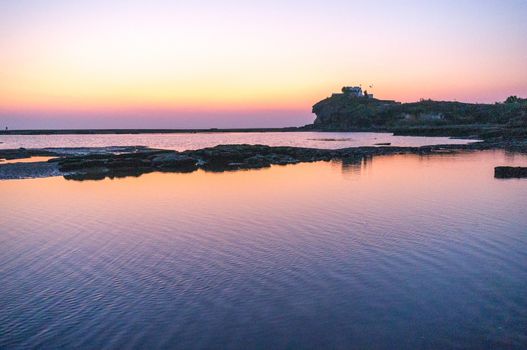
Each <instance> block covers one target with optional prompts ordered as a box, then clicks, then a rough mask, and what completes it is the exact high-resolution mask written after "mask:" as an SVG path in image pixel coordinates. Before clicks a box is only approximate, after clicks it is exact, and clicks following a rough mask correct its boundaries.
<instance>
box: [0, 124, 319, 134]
mask: <svg viewBox="0 0 527 350" xmlns="http://www.w3.org/2000/svg"><path fill="white" fill-rule="evenodd" d="M292 131H313V130H307V129H305V128H304V127H295V126H293V127H284V128H230V129H217V128H209V129H13V130H7V131H5V130H3V131H0V135H105V134H108V135H112V134H113V135H132V134H204V133H228V132H292Z"/></svg>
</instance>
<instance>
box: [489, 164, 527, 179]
mask: <svg viewBox="0 0 527 350" xmlns="http://www.w3.org/2000/svg"><path fill="white" fill-rule="evenodd" d="M494 177H495V178H498V179H511V178H522V177H527V167H520V166H518V167H512V166H497V167H495V168H494Z"/></svg>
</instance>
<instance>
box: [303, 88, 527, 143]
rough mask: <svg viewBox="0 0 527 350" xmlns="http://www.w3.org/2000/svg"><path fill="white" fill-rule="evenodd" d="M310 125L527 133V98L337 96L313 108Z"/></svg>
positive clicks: (419, 131) (403, 131)
mask: <svg viewBox="0 0 527 350" xmlns="http://www.w3.org/2000/svg"><path fill="white" fill-rule="evenodd" d="M313 113H315V114H316V119H315V121H314V123H313V124H312V125H310V126H309V127H308V128H311V129H314V130H323V131H357V130H385V131H393V132H396V133H400V134H412V135H418V134H427V135H442V134H443V135H446V136H463V135H465V136H466V135H471V136H472V135H474V136H482V134H487V133H490V134H492V133H495V132H496V130H497V129H499V130H501V131H503V132H506V133H517V132H518V131H521V132H520V133H521V134H522V135H523V136H525V135H527V99H521V98H517V97H515V96H512V97H509V98H508V99H507V100H506V101H505V102H503V103H495V104H475V103H463V102H448V101H432V100H421V101H419V102H413V103H400V102H396V101H389V100H379V99H375V98H366V97H352V96H348V95H346V94H334V95H333V96H331V97H329V98H326V99H324V100H322V101H320V102H318V103H316V104H315V105H314V106H313Z"/></svg>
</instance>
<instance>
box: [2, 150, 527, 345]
mask: <svg viewBox="0 0 527 350" xmlns="http://www.w3.org/2000/svg"><path fill="white" fill-rule="evenodd" d="M501 164H503V165H513V164H522V165H527V157H525V156H512V155H507V154H505V153H503V152H475V153H469V154H462V155H442V156H439V155H438V156H429V157H419V156H413V155H412V156H410V155H408V156H391V157H377V158H374V159H373V160H371V161H368V162H366V163H362V164H344V165H343V164H341V163H338V162H334V163H324V162H321V163H313V164H298V165H289V166H273V167H271V168H268V169H261V170H251V171H238V172H226V173H206V172H203V171H198V172H195V173H191V174H158V173H154V174H148V175H144V176H141V177H139V178H126V179H119V180H104V181H98V182H97V181H87V182H74V181H67V180H64V179H62V178H47V179H33V180H11V181H1V182H0V193H1V201H0V282H1V287H0V288H1V289H0V291H1V293H0V348H26V347H42V348H51V349H54V348H58V347H68V348H91V349H99V348H101V349H102V348H130V347H135V348H183V349H189V348H239V349H247V348H260V349H270V348H341V349H349V348H380V349H393V348H438V349H441V348H443V349H444V348H478V349H481V348H508V347H512V348H518V349H520V348H524V347H525V345H526V344H527V292H526V291H527V206H526V204H527V202H526V200H527V181H526V180H496V179H494V178H493V167H494V166H496V165H501Z"/></svg>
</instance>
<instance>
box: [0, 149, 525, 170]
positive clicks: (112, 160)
mask: <svg viewBox="0 0 527 350" xmlns="http://www.w3.org/2000/svg"><path fill="white" fill-rule="evenodd" d="M493 148H494V149H496V148H501V149H506V150H510V151H514V152H526V153H527V141H517V140H516V141H514V142H513V141H510V140H509V141H501V142H495V143H489V142H478V143H472V144H468V145H436V146H424V147H391V146H379V147H353V148H343V149H337V150H331V149H314V148H301V147H270V146H265V145H220V146H216V147H209V148H204V149H199V150H189V151H184V152H176V151H170V150H159V149H149V148H146V147H139V146H138V147H124V148H123V147H105V148H93V149H90V148H82V149H80V148H55V149H53V150H51V149H46V150H24V151H23V152H25V154H26V155H34V154H39V155H41V154H46V155H48V156H52V157H55V158H52V159H50V160H49V161H48V162H34V163H23V164H21V163H17V164H3V165H2V164H1V163H0V179H14V178H27V177H46V176H57V175H62V176H64V177H65V178H66V179H72V180H101V179H105V178H118V177H127V176H140V175H142V174H146V173H150V172H154V171H157V172H179V173H184V172H192V171H195V170H197V169H202V170H204V171H213V172H221V171H233V170H241V169H259V168H266V167H270V166H272V165H287V164H295V163H300V162H315V161H329V160H338V161H342V162H343V163H346V164H355V163H357V162H360V161H361V160H362V159H364V158H371V157H373V156H378V155H390V154H403V153H410V154H418V155H428V154H434V153H446V152H448V153H451V152H460V151H465V150H480V149H481V150H485V149H493ZM17 152H20V151H19V150H4V151H0V157H1V156H2V155H4V156H6V155H14V154H18V155H21V154H20V153H17ZM500 171H501V170H498V176H500V175H499V174H501V173H499V172H500ZM504 174H508V173H504ZM516 174H517V173H516Z"/></svg>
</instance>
